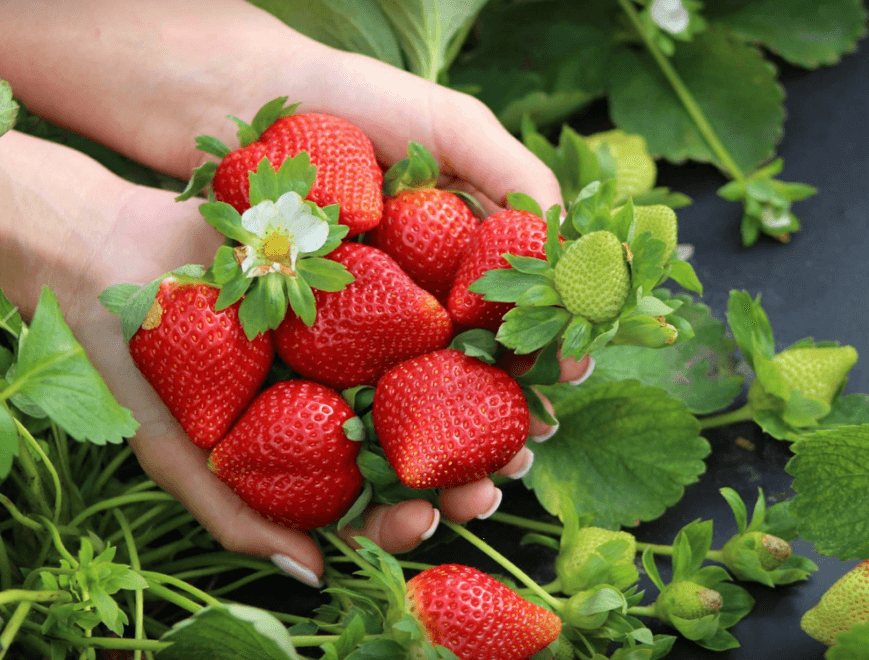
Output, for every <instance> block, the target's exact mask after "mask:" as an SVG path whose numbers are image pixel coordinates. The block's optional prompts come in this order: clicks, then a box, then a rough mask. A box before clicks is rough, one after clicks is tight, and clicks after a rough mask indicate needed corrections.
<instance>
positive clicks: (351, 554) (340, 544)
mask: <svg viewBox="0 0 869 660" xmlns="http://www.w3.org/2000/svg"><path fill="white" fill-rule="evenodd" d="M320 534H322V535H323V536H324V537H325V538H326V540H327V541H329V543H331V544H332V545H334V546H335V547H336V548H337V549H338V550H340V551H341V552H342V553H343V554H344V555H345V556H346V557H348V558H349V559H350V560H351V561H352V562H353V563H354V564H356V565H357V566H358V567H359V568H361V569H362V570H363V571H372V572H375V573H377V572H378V571H377V569H376V568H374V566H372V565H371V564H369V563H368V562H367V561H365V560H364V559H362V557H360V556H359V553H357V552H356V551H354V550H353V548H351V547H350V546H349V545H347V544H346V543H345V542H344V541H342V540H341V539H340V538H339V537H338V536H337V535H336V534H335V533H334V532H329V531H325V530H320Z"/></svg>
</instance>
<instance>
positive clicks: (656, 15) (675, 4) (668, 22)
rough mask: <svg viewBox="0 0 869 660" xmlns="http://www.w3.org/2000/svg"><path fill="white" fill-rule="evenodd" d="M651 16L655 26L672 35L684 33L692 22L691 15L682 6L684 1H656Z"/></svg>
mask: <svg viewBox="0 0 869 660" xmlns="http://www.w3.org/2000/svg"><path fill="white" fill-rule="evenodd" d="M650 14H651V16H652V21H653V22H654V23H655V25H657V26H658V27H659V28H661V29H662V30H666V31H667V32H669V33H670V34H679V33H680V32H684V31H685V29H687V27H688V23H689V22H690V21H691V15H690V14H689V13H688V10H687V9H685V7H684V5H682V0H655V2H654V3H653V4H652V9H651V10H650Z"/></svg>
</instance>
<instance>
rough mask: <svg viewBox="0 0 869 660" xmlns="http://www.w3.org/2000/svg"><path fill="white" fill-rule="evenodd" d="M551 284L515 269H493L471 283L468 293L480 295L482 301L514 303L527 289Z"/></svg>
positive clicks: (540, 276)
mask: <svg viewBox="0 0 869 660" xmlns="http://www.w3.org/2000/svg"><path fill="white" fill-rule="evenodd" d="M543 263H546V262H543ZM551 282H552V280H550V279H549V278H548V277H545V276H543V275H530V274H528V273H523V272H520V271H518V270H516V269H515V268H493V269H492V270H488V271H486V272H485V273H483V274H482V275H481V276H480V277H479V279H477V280H474V281H473V282H471V285H470V286H469V287H468V291H471V292H472V293H480V294H482V295H483V300H489V301H494V302H512V303H515V302H516V301H517V300H519V298H521V297H522V296H523V295H524V294H525V292H526V291H528V289H530V288H532V287H536V286H541V285H543V286H545V285H547V284H549V283H551Z"/></svg>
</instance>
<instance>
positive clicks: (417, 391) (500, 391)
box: [373, 348, 531, 488]
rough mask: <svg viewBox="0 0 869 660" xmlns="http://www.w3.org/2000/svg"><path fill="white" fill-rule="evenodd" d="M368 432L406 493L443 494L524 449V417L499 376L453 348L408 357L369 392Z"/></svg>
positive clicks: (512, 388) (517, 393) (513, 391)
mask: <svg viewBox="0 0 869 660" xmlns="http://www.w3.org/2000/svg"><path fill="white" fill-rule="evenodd" d="M373 416H374V429H375V431H376V432H377V437H378V438H379V440H380V444H381V446H382V447H383V450H384V452H385V453H386V458H387V460H388V461H389V463H390V465H392V467H393V468H394V469H395V471H396V473H397V474H398V478H399V479H400V480H401V482H402V483H403V484H405V485H406V486H408V487H410V488H448V487H451V486H460V485H462V484H466V483H470V482H472V481H477V480H478V479H482V478H483V477H486V476H488V475H490V474H492V473H493V472H495V471H496V470H498V469H500V468H502V467H504V466H505V465H506V464H507V463H508V462H509V461H510V459H511V458H513V457H514V456H515V455H516V454H517V453H518V452H519V450H520V449H522V447H523V446H524V445H525V441H526V439H527V438H528V427H529V423H530V419H531V418H530V413H529V411H528V404H527V403H526V401H525V396H524V394H523V393H522V388H521V387H520V386H519V383H517V382H516V381H515V380H514V379H513V378H512V377H511V376H510V375H509V374H508V373H507V372H506V371H503V370H502V369H499V368H497V367H494V366H492V365H489V364H486V363H485V362H483V361H482V360H478V359H477V358H474V357H470V356H468V355H465V354H464V353H462V352H461V351H457V350H454V349H449V348H448V349H444V350H441V351H435V352H433V353H427V354H425V355H420V356H419V357H415V358H412V359H410V360H407V361H405V362H402V363H401V364H399V365H397V366H395V367H393V368H392V369H391V370H389V371H388V372H387V373H386V374H385V375H384V376H383V377H382V378H381V379H380V381H379V382H378V383H377V387H376V389H375V390H374V409H373Z"/></svg>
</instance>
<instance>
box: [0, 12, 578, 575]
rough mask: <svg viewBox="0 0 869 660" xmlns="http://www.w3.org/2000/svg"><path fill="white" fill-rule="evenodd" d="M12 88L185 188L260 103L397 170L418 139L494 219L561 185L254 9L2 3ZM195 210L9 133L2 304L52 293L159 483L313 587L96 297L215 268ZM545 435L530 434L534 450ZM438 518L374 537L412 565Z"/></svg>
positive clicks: (218, 530)
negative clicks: (343, 133) (208, 149)
mask: <svg viewBox="0 0 869 660" xmlns="http://www.w3.org/2000/svg"><path fill="white" fill-rule="evenodd" d="M0 76H2V77H3V78H4V79H6V80H7V81H9V83H10V84H11V85H12V88H13V91H14V93H15V95H16V96H17V97H18V98H20V99H22V100H23V102H24V103H25V104H27V105H28V107H29V108H30V109H31V110H33V111H34V112H36V113H37V114H39V115H40V116H43V117H45V118H46V119H49V120H51V121H53V122H55V123H58V124H61V125H64V126H66V127H69V128H71V129H73V130H75V131H77V132H80V133H82V134H84V135H87V136H88V137H91V138H92V139H94V140H97V141H99V142H101V143H103V144H105V145H107V146H109V147H111V148H113V149H115V150H116V151H119V152H121V153H123V154H125V155H127V156H129V157H131V158H133V159H135V160H137V161H139V162H141V163H143V164H145V165H147V166H149V167H151V168H154V169H156V170H159V171H162V172H165V173H167V174H171V175H174V176H177V177H179V178H188V177H189V176H190V174H191V172H192V170H193V168H194V167H196V166H197V165H199V164H200V163H201V162H202V161H203V160H204V159H205V158H206V156H205V155H204V154H202V153H200V152H198V151H196V150H195V149H194V144H195V143H194V139H195V137H196V136H197V135H201V134H209V135H214V136H217V137H219V138H220V139H222V140H223V141H224V142H225V143H227V144H230V145H232V144H237V141H236V139H235V127H234V125H233V124H232V122H230V121H228V120H227V119H226V115H228V114H232V115H235V116H238V117H241V118H245V119H250V118H251V117H252V116H253V114H254V113H255V112H256V110H257V109H258V108H259V107H260V106H261V105H262V104H263V103H264V102H266V101H268V100H270V99H272V98H275V97H277V96H289V97H290V100H291V101H295V100H301V101H303V105H302V106H301V107H300V108H299V111H300V112H325V113H328V114H333V115H337V116H341V117H344V118H345V119H348V120H349V121H351V122H353V123H355V124H356V125H357V126H359V127H360V128H362V129H363V131H365V132H366V133H367V134H368V135H369V136H370V137H371V139H372V141H373V143H374V146H375V150H376V153H377V157H378V159H379V160H380V161H382V162H383V163H385V164H391V163H394V162H396V161H397V160H400V159H402V158H403V157H405V156H406V150H407V143H408V141H409V140H414V141H416V142H420V143H422V144H423V145H425V146H426V147H427V148H428V149H429V150H430V151H431V152H432V153H433V154H434V155H435V157H436V158H437V159H438V161H439V162H440V164H441V167H442V172H444V174H443V176H442V177H441V181H440V182H439V185H440V186H442V187H449V188H459V189H462V190H465V191H468V192H471V193H473V194H474V195H475V196H476V197H477V199H478V200H480V202H481V203H482V204H483V206H484V208H485V209H486V210H487V211H488V212H490V213H491V212H494V211H496V210H498V209H500V208H502V204H503V199H504V196H505V195H506V194H507V193H508V192H514V191H516V192H523V193H526V194H528V195H531V196H532V197H533V198H535V199H536V200H537V201H538V202H539V203H540V205H541V206H542V207H543V208H548V207H549V206H551V205H553V204H559V203H560V202H561V196H560V192H559V189H558V184H557V182H556V180H555V178H554V176H553V175H552V173H551V172H550V171H549V170H548V169H547V168H546V167H545V166H544V165H543V164H542V163H541V162H540V161H539V160H537V159H536V158H535V157H534V156H533V155H532V154H531V153H530V152H529V151H528V150H527V149H525V147H523V146H522V145H521V143H519V142H518V141H517V140H515V139H514V138H513V137H511V136H510V135H509V134H508V133H507V132H506V131H505V130H504V129H503V128H502V127H501V125H500V124H499V123H498V121H497V119H496V118H495V117H494V116H493V115H492V114H491V113H490V112H489V111H488V110H487V109H486V108H485V107H484V106H483V105H482V104H480V103H479V102H478V101H476V100H475V99H473V98H471V97H468V96H465V95H463V94H459V93H457V92H454V91H451V90H448V89H446V88H443V87H440V86H438V85H435V84H433V83H429V82H427V81H425V80H422V79H420V78H417V77H415V76H412V75H410V74H408V73H405V72H402V71H399V70H396V69H394V68H392V67H389V66H388V65H385V64H383V63H380V62H378V61H376V60H372V59H370V58H366V57H362V56H358V55H351V54H347V53H343V52H339V51H335V50H333V49H330V48H327V47H326V46H323V45H320V44H318V43H316V42H313V41H311V40H310V39H307V38H306V37H304V36H302V35H300V34H298V33H296V32H294V31H292V30H291V29H289V28H288V27H286V26H285V25H284V24H283V23H281V22H280V21H278V20H276V19H274V18H273V17H271V16H270V15H268V14H266V13H264V12H262V11H260V10H259V9H257V8H255V7H253V6H251V5H249V4H247V3H246V2H243V1H241V0H224V1H223V2H214V1H213V0H188V1H186V2H184V3H175V2H173V1H172V0H154V1H152V2H148V3H138V2H137V3H134V2H125V1H118V0H83V1H81V2H76V3H56V2H49V1H45V2H33V0H28V1H23V0H21V1H18V0H7V1H6V2H4V3H0ZM198 204H199V201H197V200H195V199H194V200H188V201H186V202H175V201H174V194H173V193H170V192H167V191H164V190H157V189H150V188H145V187H141V186H136V185H134V184H132V183H130V182H128V181H125V180H123V179H120V178H118V177H117V176H115V175H114V174H112V173H110V172H108V171H107V170H105V169H104V168H103V167H102V166H101V165H99V164H98V163H96V162H95V161H93V160H91V159H90V158H88V157H87V156H85V155H83V154H81V153H79V152H76V151H73V150H71V149H67V148H65V147H62V146H58V145H56V144H51V143H48V142H45V141H42V140H39V139H37V138H33V137H30V136H26V135H23V134H20V133H16V132H15V131H12V132H10V133H8V134H6V135H4V136H3V137H2V138H0V239H2V240H0V288H2V289H3V290H4V292H5V293H6V294H7V296H9V297H10V298H11V299H12V300H13V301H14V302H15V303H16V304H17V305H19V306H20V308H21V310H22V313H23V314H24V315H25V316H26V317H29V316H30V315H31V314H32V312H33V309H34V307H35V304H36V301H37V299H38V297H39V292H40V290H41V288H42V287H43V286H44V285H47V286H50V287H51V288H52V289H53V290H54V291H55V293H56V294H57V296H58V298H59V300H60V303H61V307H62V309H63V310H64V312H65V313H66V315H67V321H68V322H69V324H70V325H71V327H72V329H73V331H74V332H75V334H76V336H77V337H78V339H79V340H80V341H81V343H82V344H83V346H84V347H85V349H86V351H87V352H88V355H89V357H90V358H91V360H92V361H93V362H94V364H95V366H96V367H97V368H98V369H99V370H100V372H101V373H102V375H103V376H104V378H105V379H106V381H107V383H108V385H109V387H110V388H111V390H112V392H113V393H114V395H115V396H116V397H117V398H118V400H119V401H120V402H121V403H122V404H123V405H125V406H127V407H128V408H130V409H131V410H132V411H133V414H134V416H135V418H136V419H137V420H138V421H139V423H140V424H141V428H140V429H139V431H138V432H137V434H136V436H135V437H134V438H132V439H131V440H130V443H131V445H132V446H133V449H134V450H135V452H136V454H137V456H138V458H139V461H140V462H141V464H142V466H143V468H144V469H145V471H146V472H147V473H148V474H149V475H150V476H151V477H152V478H153V479H154V480H155V481H156V482H157V483H158V484H159V485H160V486H161V487H162V488H164V489H165V490H167V491H168V492H170V493H172V494H173V495H174V496H175V497H177V498H178V499H179V500H180V501H181V502H182V503H183V504H184V505H185V506H186V507H187V508H188V509H189V510H190V511H191V512H192V513H193V514H194V516H196V518H197V519H198V520H199V521H200V522H201V523H202V525H203V526H204V527H205V528H207V529H208V531H209V532H210V533H211V534H212V535H213V536H214V537H215V538H216V539H217V540H218V541H219V542H220V543H221V544H222V545H223V546H224V547H226V548H227V549H229V550H234V551H237V552H242V553H245V554H250V555H254V556H259V557H266V558H268V557H275V556H276V555H277V556H283V557H287V558H289V559H290V560H291V561H290V562H289V565H286V563H285V565H284V568H285V570H288V572H290V573H291V574H292V575H294V576H295V577H297V578H299V579H300V580H302V581H303V582H306V583H309V584H315V583H316V582H317V579H318V578H319V576H320V575H321V574H322V572H323V559H322V557H321V556H320V554H319V551H318V549H317V546H316V545H315V543H314V542H313V540H312V539H311V537H310V536H309V535H308V534H305V533H301V532H297V531H294V530H290V529H286V528H284V527H281V526H278V525H276V524H273V523H270V522H268V521H266V520H265V519H264V518H262V517H260V516H259V515H258V514H256V513H255V512H253V511H252V510H251V509H249V508H248V507H247V506H246V505H244V503H243V502H242V501H241V500H240V499H239V498H238V497H237V496H236V495H235V494H234V493H233V492H232V491H231V490H230V489H229V488H228V487H226V486H225V485H224V484H223V483H222V482H220V481H219V480H218V479H217V478H215V477H214V476H213V475H212V474H211V473H210V472H209V471H208V469H207V467H206V463H205V458H206V454H205V452H203V451H202V450H200V449H198V448H197V447H195V446H194V445H193V444H192V443H191V442H190V441H189V440H188V439H187V438H186V437H185V436H184V433H183V431H182V430H181V428H180V426H179V425H178V424H177V422H176V421H175V420H174V418H172V416H171V415H170V414H169V412H168V410H167V409H166V407H165V406H164V405H163V403H162V402H161V401H160V400H159V398H158V397H157V395H156V394H155V393H154V391H153V390H152V389H151V387H150V386H149V385H148V383H147V382H146V381H145V380H144V379H143V378H142V377H141V375H140V374H139V372H138V371H137V370H136V368H135V366H134V365H133V363H132V360H131V359H130V357H129V354H128V352H127V349H126V346H125V344H124V342H123V339H122V336H121V329H120V323H119V322H118V319H117V318H116V317H113V316H112V315H110V314H109V313H108V312H107V311H106V310H104V309H103V308H102V307H101V305H100V304H99V302H98V301H97V295H98V294H99V292H100V291H102V290H103V289H104V288H105V287H107V286H109V285H111V284H115V283H118V282H135V283H144V282H147V281H150V280H151V279H153V278H154V277H155V276H157V275H158V274H160V273H162V272H165V271H168V270H171V269H173V268H176V267H178V266H180V265H182V264H186V263H202V264H207V263H210V261H211V259H212V258H213V256H214V252H215V250H216V249H217V247H218V246H219V245H220V244H221V241H222V237H221V236H220V235H218V234H217V233H216V232H215V231H214V230H213V229H212V228H211V227H210V226H208V225H207V224H206V223H205V222H204V221H203V220H202V217H201V215H200V214H199V211H198ZM590 366H591V365H590V363H589V361H588V360H587V359H584V360H581V361H579V362H576V361H573V360H563V361H562V380H563V381H574V380H577V379H579V378H581V377H582V376H583V375H584V374H586V373H587V372H588V371H589V370H590ZM551 431H552V428H551V427H548V426H547V425H546V424H543V423H542V422H540V421H539V420H536V419H533V420H532V427H531V435H532V436H537V437H545V436H546V435H548V434H549V433H551ZM531 460H532V454H531V451H530V450H529V449H527V448H526V449H523V450H522V451H520V452H519V454H517V456H516V457H515V458H514V459H513V460H512V461H511V462H510V463H509V464H508V465H506V466H505V467H504V468H502V469H501V470H499V473H500V474H502V475H505V476H516V475H518V474H520V473H521V472H522V471H523V470H524V469H526V468H527V467H528V466H529V465H530V461H531ZM500 498H501V493H500V491H499V490H498V489H497V488H496V487H495V485H494V483H493V482H492V481H491V480H490V479H483V480H481V481H478V482H475V483H472V484H468V485H465V486H460V487H458V488H452V489H447V490H444V491H442V492H441V493H440V499H439V506H438V508H439V510H440V512H442V513H443V515H445V516H447V517H448V518H450V519H452V520H455V521H459V522H464V521H467V520H470V519H472V518H474V517H478V516H481V515H485V514H487V513H491V511H492V510H493V508H494V507H496V506H497V504H498V503H499V502H500ZM439 515H440V513H439V512H438V511H436V510H435V509H434V508H433V507H432V506H431V504H429V503H428V502H425V501H423V500H413V501H408V502H402V503H400V504H396V505H393V506H389V507H387V506H380V507H374V508H372V509H371V510H370V511H369V512H368V515H367V519H366V523H365V526H364V528H363V530H362V533H363V534H365V535H366V536H368V537H369V538H371V539H373V540H374V541H375V542H377V543H378V544H379V545H380V546H381V547H383V548H384V549H386V550H388V551H390V552H403V551H407V550H410V549H412V548H413V547H415V546H416V545H417V544H418V543H419V542H420V540H421V538H422V537H424V536H425V535H426V533H427V532H430V531H432V528H433V526H434V525H436V524H437V520H438V517H439ZM354 533H358V532H354ZM345 536H349V532H347V531H346V530H345Z"/></svg>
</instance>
